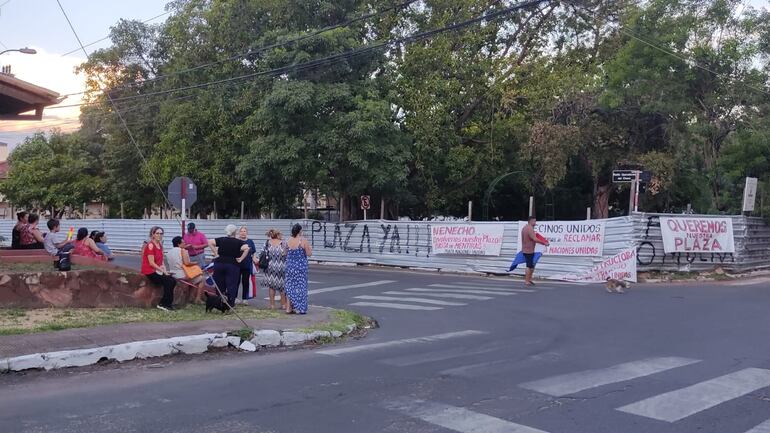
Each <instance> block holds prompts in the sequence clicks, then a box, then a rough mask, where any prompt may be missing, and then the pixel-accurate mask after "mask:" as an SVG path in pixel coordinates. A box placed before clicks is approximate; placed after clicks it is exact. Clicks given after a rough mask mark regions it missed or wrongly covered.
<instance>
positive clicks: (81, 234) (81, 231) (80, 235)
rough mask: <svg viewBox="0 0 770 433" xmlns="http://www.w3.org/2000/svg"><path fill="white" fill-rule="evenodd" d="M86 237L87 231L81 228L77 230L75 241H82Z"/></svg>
mask: <svg viewBox="0 0 770 433" xmlns="http://www.w3.org/2000/svg"><path fill="white" fill-rule="evenodd" d="M87 237H88V229H87V228H85V227H81V228H79V229H78V235H77V238H76V239H77V240H79V241H82V240H83V239H85V238H87Z"/></svg>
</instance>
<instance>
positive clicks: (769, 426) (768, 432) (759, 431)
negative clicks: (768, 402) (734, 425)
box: [746, 419, 770, 433]
mask: <svg viewBox="0 0 770 433" xmlns="http://www.w3.org/2000/svg"><path fill="white" fill-rule="evenodd" d="M746 433H770V419H769V420H767V421H765V422H763V423H762V424H760V425H758V426H755V427H754V428H752V429H751V430H749V431H747V432H746Z"/></svg>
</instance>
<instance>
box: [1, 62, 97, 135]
mask: <svg viewBox="0 0 770 433" xmlns="http://www.w3.org/2000/svg"><path fill="white" fill-rule="evenodd" d="M31 48H35V49H36V50H37V54H34V55H30V54H21V53H16V52H13V53H6V54H4V55H3V56H2V57H0V64H3V65H5V64H10V65H11V73H13V74H14V75H15V76H16V78H19V79H21V80H24V81H27V82H30V83H32V84H35V85H38V86H41V87H45V88H46V89H50V90H53V91H54V92H57V93H59V94H61V95H65V94H68V93H78V92H82V91H84V90H85V76H84V75H83V74H76V73H75V67H77V66H78V65H80V64H81V63H83V62H85V57H83V56H80V57H77V56H67V57H62V56H61V55H59V54H55V53H50V52H47V51H46V50H44V49H41V48H38V47H31ZM82 97H83V95H72V96H68V97H67V98H66V99H65V100H64V101H62V103H61V104H59V105H72V104H79V103H81V102H83V100H82ZM54 107H56V106H55V105H54V106H51V107H47V108H46V109H45V110H44V111H43V120H41V121H14V122H9V121H2V122H0V141H3V142H7V143H9V144H10V145H11V147H13V146H14V145H15V144H17V143H19V142H21V141H23V140H24V138H25V137H26V136H28V135H32V134H34V133H36V132H48V131H50V130H51V129H52V128H60V129H61V130H62V131H73V130H76V129H78V128H79V127H80V122H79V120H78V116H79V115H80V107H67V108H60V109H57V108H54Z"/></svg>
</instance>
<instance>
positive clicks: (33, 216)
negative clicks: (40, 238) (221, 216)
mask: <svg viewBox="0 0 770 433" xmlns="http://www.w3.org/2000/svg"><path fill="white" fill-rule="evenodd" d="M39 219H40V215H38V214H36V213H31V214H29V218H28V219H27V222H28V223H30V224H34V223H36V222H37V220H39Z"/></svg>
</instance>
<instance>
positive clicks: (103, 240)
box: [89, 230, 115, 260]
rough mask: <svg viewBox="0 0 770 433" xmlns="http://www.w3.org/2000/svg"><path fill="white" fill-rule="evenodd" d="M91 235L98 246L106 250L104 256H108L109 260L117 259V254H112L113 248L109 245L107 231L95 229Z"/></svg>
mask: <svg viewBox="0 0 770 433" xmlns="http://www.w3.org/2000/svg"><path fill="white" fill-rule="evenodd" d="M89 237H90V238H91V239H93V240H94V243H96V246H97V247H99V249H100V250H102V251H103V252H104V257H107V260H115V256H114V255H112V250H111V249H110V247H108V246H107V233H105V232H102V231H99V230H94V231H92V232H91V236H89Z"/></svg>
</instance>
